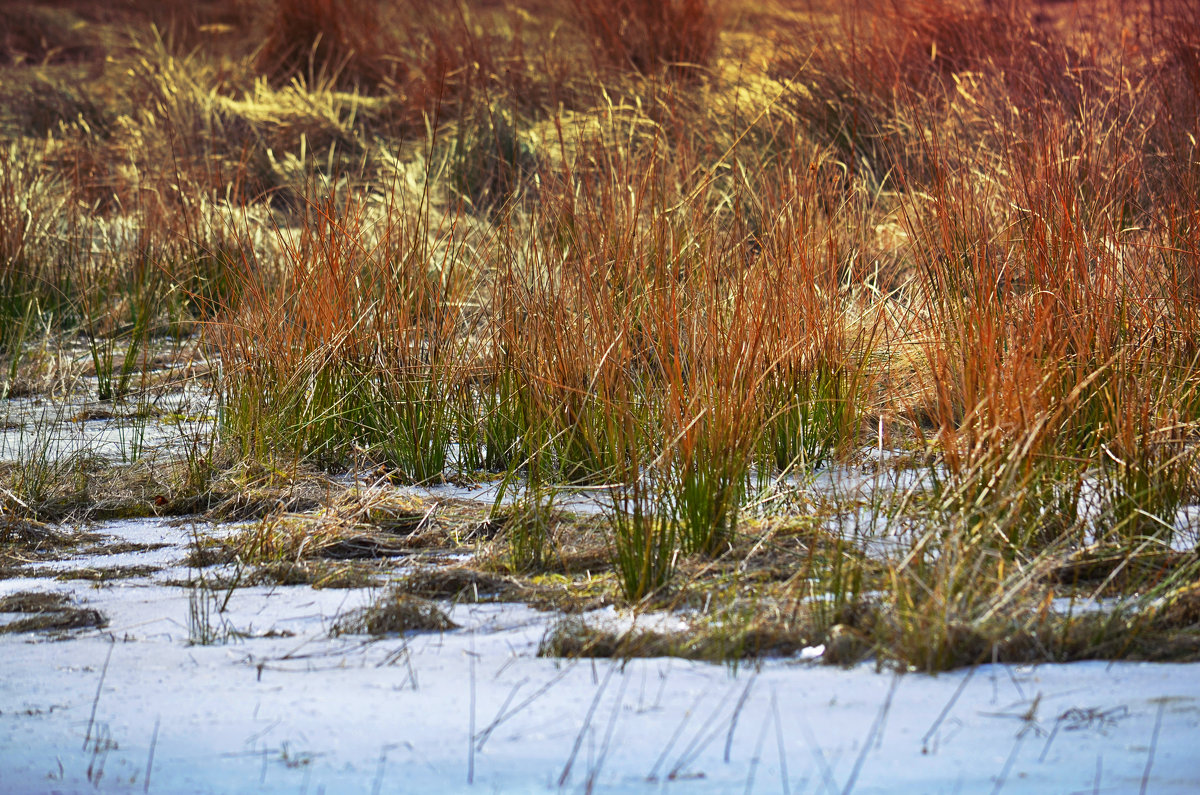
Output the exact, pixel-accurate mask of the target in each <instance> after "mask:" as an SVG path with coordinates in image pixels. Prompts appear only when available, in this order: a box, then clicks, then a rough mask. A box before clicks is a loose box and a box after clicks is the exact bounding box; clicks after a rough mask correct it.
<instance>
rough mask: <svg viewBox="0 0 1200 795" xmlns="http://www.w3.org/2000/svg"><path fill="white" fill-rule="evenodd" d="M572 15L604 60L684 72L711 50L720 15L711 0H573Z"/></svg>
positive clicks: (701, 62)
mask: <svg viewBox="0 0 1200 795" xmlns="http://www.w3.org/2000/svg"><path fill="white" fill-rule="evenodd" d="M572 3H573V6H574V9H575V13H576V18H577V19H578V21H579V23H580V24H581V26H582V27H583V29H584V31H585V32H586V33H587V34H588V36H589V37H590V38H591V41H592V44H593V47H594V49H595V51H596V53H597V54H598V55H599V56H600V57H601V58H602V59H603V60H605V61H608V62H610V63H613V64H615V65H617V66H621V67H626V68H629V67H632V68H633V69H635V70H637V71H638V72H641V73H642V74H653V73H655V72H657V71H659V70H661V69H663V68H669V69H670V70H671V71H673V72H675V73H679V74H686V73H687V72H688V71H689V70H692V69H694V68H696V67H705V66H707V65H709V63H710V62H711V61H712V59H713V57H714V55H715V54H716V50H717V44H718V41H719V37H720V32H721V16H720V12H719V10H718V8H717V6H716V4H714V3H712V2H711V1H710V0H617V1H616V2H602V1H598V0H572Z"/></svg>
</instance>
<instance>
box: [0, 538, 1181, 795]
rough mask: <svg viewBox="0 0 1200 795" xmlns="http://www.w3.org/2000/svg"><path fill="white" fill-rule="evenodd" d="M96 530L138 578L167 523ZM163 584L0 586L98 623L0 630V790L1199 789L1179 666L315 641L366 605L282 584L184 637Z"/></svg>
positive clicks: (470, 627) (543, 616) (534, 628)
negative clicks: (849, 662)
mask: <svg viewBox="0 0 1200 795" xmlns="http://www.w3.org/2000/svg"><path fill="white" fill-rule="evenodd" d="M101 529H103V530H104V531H105V532H109V533H113V534H115V535H117V536H119V537H121V538H125V539H133V538H137V539H139V540H143V541H144V540H147V539H148V538H159V539H162V540H166V541H168V542H171V543H172V546H171V547H168V548H166V549H165V550H157V551H155V552H149V553H146V555H147V557H146V558H144V559H143V561H149V560H151V559H153V560H154V561H155V562H156V563H163V562H166V561H165V559H164V551H165V552H167V553H170V552H171V550H174V554H175V556H176V561H177V560H178V559H179V558H181V557H182V555H183V550H184V547H183V544H184V543H185V542H186V538H187V534H188V532H189V530H188V529H187V528H181V527H175V526H172V525H170V524H167V523H161V522H140V523H139V522H126V523H113V524H111V525H107V526H105V527H103V528H101ZM169 556H170V555H169V554H168V555H166V557H169ZM120 558H121V559H120V564H121V565H127V564H128V563H129V562H130V561H129V559H128V556H127V555H122V556H120ZM76 562H77V563H80V564H86V565H88V566H101V565H105V559H104V558H102V557H89V558H86V559H80V560H78V561H76ZM180 571H181V569H179V568H174V569H171V568H168V569H167V570H165V571H164V572H160V573H158V574H155V575H152V576H150V577H144V578H138V579H127V580H116V581H113V582H111V583H110V584H106V585H104V586H103V587H99V588H97V587H95V586H94V585H93V584H92V583H89V582H80V581H68V582H60V581H57V580H53V579H48V578H40V579H38V578H23V579H9V580H0V596H2V595H6V594H10V593H15V592H18V591H29V590H36V591H60V592H65V593H69V594H70V595H71V596H72V598H73V599H74V601H75V602H76V603H78V604H81V605H87V606H89V607H93V608H96V609H98V610H100V611H101V612H103V613H104V614H105V615H106V616H107V617H108V618H109V622H110V623H109V625H108V626H107V627H106V628H105V629H103V630H86V631H81V632H75V633H72V634H69V635H67V636H66V637H64V638H59V639H53V638H52V637H49V636H47V635H44V634H34V633H27V634H7V635H0V792H3V793H57V792H61V793H76V792H78V793H84V792H89V793H90V792H160V793H241V792H254V793H257V792H282V793H318V792H326V793H331V794H332V793H342V792H363V793H367V792H370V793H375V792H381V793H387V792H484V793H492V792H513V793H524V792H543V791H546V792H552V791H566V792H588V791H591V792H600V793H618V792H646V793H649V792H686V793H692V792H697V793H725V792H763V793H766V792H781V793H842V792H857V793H891V792H901V793H956V792H957V793H972V792H1010V793H1029V792H1045V793H1069V792H1081V793H1091V792H1102V793H1136V792H1139V791H1144V792H1150V793H1189V792H1196V791H1200V742H1198V739H1200V732H1198V731H1197V728H1198V726H1200V676H1198V674H1200V666H1197V665H1174V664H1170V665H1168V664H1138V663H1117V664H1108V663H1103V662H1095V663H1076V664H1070V665H1041V666H1003V665H1001V666H982V667H979V668H976V669H974V670H962V671H955V672H951V673H945V674H941V675H939V676H936V677H934V676H926V675H921V674H913V673H906V674H896V673H894V672H891V671H887V670H884V671H877V670H876V669H875V667H874V666H872V665H862V666H859V667H856V668H852V669H849V670H843V669H840V668H834V667H829V666H824V665H820V664H819V663H814V662H811V661H810V660H809V659H808V658H812V657H813V656H814V655H817V654H819V650H817V649H813V650H806V653H805V654H802V655H800V657H798V658H795V659H772V660H767V661H763V662H762V663H760V664H758V665H750V664H743V665H742V666H740V667H738V668H737V669H733V668H731V667H728V666H721V665H713V664H708V663H694V662H686V661H682V660H675V659H645V660H630V661H628V662H621V661H615V662H614V661H610V660H595V661H592V660H580V661H564V660H553V659H542V658H539V657H537V656H536V652H537V648H538V644H539V642H540V641H541V639H542V637H543V635H544V634H545V632H546V630H547V628H548V627H549V626H550V625H551V624H552V623H553V622H554V621H555V620H556V619H557V618H558V616H556V615H555V614H550V613H541V612H537V611H534V610H532V609H530V608H528V607H525V606H521V605H508V604H504V605H456V606H450V605H443V606H444V607H445V608H446V609H447V611H448V612H449V614H450V616H451V618H452V619H453V620H454V621H456V622H457V623H458V624H460V625H461V628H459V629H456V630H452V631H448V632H445V633H410V634H408V635H407V636H404V637H400V636H392V637H386V638H382V639H372V638H368V637H364V636H342V637H338V638H331V637H330V636H329V629H330V626H331V625H332V623H333V621H334V620H335V619H336V617H337V616H338V615H340V614H342V613H345V612H346V611H348V610H351V609H354V608H356V607H359V606H362V605H364V604H366V603H367V602H368V601H369V600H370V599H371V598H372V596H373V594H372V593H371V592H369V591H367V590H351V591H340V590H321V591H318V590H313V589H311V588H308V587H302V586H296V587H277V588H261V587H254V588H249V587H247V588H238V589H236V590H234V591H233V592H232V595H231V596H230V597H229V603H228V609H227V610H226V612H225V613H223V614H217V613H216V611H215V608H214V609H213V611H212V612H211V613H210V615H209V620H210V622H211V623H213V624H219V625H221V626H223V627H226V628H233V629H236V630H237V631H238V633H240V634H243V635H244V637H232V638H230V639H229V640H228V641H227V642H225V643H223V644H220V645H206V646H202V645H193V644H191V643H190V642H189V636H190V635H191V634H194V629H195V625H194V620H193V623H192V628H191V629H189V614H190V612H191V610H192V605H193V601H191V600H193V599H194V598H195V596H196V592H194V591H193V589H189V588H185V587H179V586H170V585H166V584H164V582H165V581H166V579H168V578H169V577H177V576H178V575H179V573H180ZM182 571H184V572H186V569H182ZM210 596H211V594H210ZM216 596H217V597H219V598H220V599H224V596H225V592H224V591H217V592H216ZM597 620H600V621H608V622H612V621H614V620H615V621H619V622H624V623H632V622H633V621H635V620H636V621H639V622H640V621H643V620H649V621H652V622H662V621H664V620H665V619H664V618H663V617H662V616H658V617H655V616H649V617H645V618H641V617H639V618H637V619H634V618H632V617H630V616H627V615H621V616H616V617H614V616H612V615H611V614H605V615H602V616H597Z"/></svg>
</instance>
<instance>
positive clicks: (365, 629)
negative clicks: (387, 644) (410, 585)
mask: <svg viewBox="0 0 1200 795" xmlns="http://www.w3.org/2000/svg"><path fill="white" fill-rule="evenodd" d="M457 628H458V624H455V623H454V622H453V621H451V620H450V619H449V617H447V616H446V614H445V613H444V612H443V611H442V609H441V608H439V607H438V606H437V605H436V604H434V603H433V602H430V601H428V600H425V599H420V598H418V597H415V596H412V595H410V594H406V593H401V592H399V591H389V592H387V593H385V594H384V595H383V596H382V597H380V598H379V599H378V600H376V601H375V602H374V603H373V604H372V605H371V606H369V607H364V608H361V609H359V610H356V611H353V612H351V613H350V614H348V615H346V616H344V617H342V618H340V619H338V621H337V623H335V624H334V626H333V628H332V629H331V630H330V634H331V635H332V636H334V637H337V636H339V635H391V634H403V633H405V632H447V631H449V630H452V629H457Z"/></svg>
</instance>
